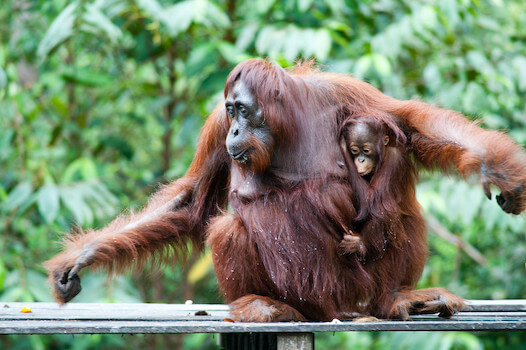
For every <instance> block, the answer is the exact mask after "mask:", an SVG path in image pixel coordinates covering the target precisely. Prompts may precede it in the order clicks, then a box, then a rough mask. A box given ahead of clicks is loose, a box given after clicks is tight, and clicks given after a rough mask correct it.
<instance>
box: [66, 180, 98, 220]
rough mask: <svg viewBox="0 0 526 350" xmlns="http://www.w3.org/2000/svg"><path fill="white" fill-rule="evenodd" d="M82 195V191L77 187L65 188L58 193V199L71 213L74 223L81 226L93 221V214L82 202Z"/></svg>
mask: <svg viewBox="0 0 526 350" xmlns="http://www.w3.org/2000/svg"><path fill="white" fill-rule="evenodd" d="M82 195H83V194H82V189H81V188H79V187H77V186H73V187H66V188H63V189H62V191H60V199H61V200H62V202H63V203H64V205H65V206H66V208H68V209H69V210H70V211H71V212H72V213H73V216H75V220H76V222H77V223H78V224H79V225H81V226H82V225H84V224H89V223H91V222H92V221H93V212H92V211H91V209H90V208H89V206H88V205H87V204H86V202H85V201H84V198H83V197H82Z"/></svg>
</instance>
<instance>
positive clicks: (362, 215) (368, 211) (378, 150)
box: [338, 116, 414, 261]
mask: <svg viewBox="0 0 526 350" xmlns="http://www.w3.org/2000/svg"><path fill="white" fill-rule="evenodd" d="M389 132H391V133H392V134H393V135H394V139H395V141H394V142H392V140H391V138H390V137H389ZM340 135H341V138H340V139H341V144H340V146H341V148H342V151H343V154H344V157H345V159H346V162H347V166H348V168H349V172H350V180H351V182H352V185H353V190H354V191H355V192H356V197H357V198H358V200H357V202H356V203H355V207H356V208H357V210H358V216H357V219H356V220H355V223H354V225H353V226H354V227H353V230H352V231H351V230H349V231H348V233H347V234H345V235H344V236H343V239H342V241H341V242H340V244H339V246H338V249H339V252H340V253H341V254H342V255H347V254H353V253H356V254H357V257H358V258H359V259H360V260H361V261H363V260H364V259H365V256H366V253H367V251H368V249H367V248H366V246H367V247H368V246H369V244H366V242H367V241H370V243H371V244H372V245H373V246H374V247H376V248H377V249H376V250H383V248H384V247H385V245H386V244H388V243H389V235H390V234H393V233H396V232H395V231H394V226H395V225H396V223H397V222H399V220H398V219H399V213H400V211H399V210H398V209H399V204H400V203H398V202H397V200H399V199H397V198H396V197H393V196H390V195H389V193H390V190H392V189H390V188H389V187H390V186H389V183H390V179H391V178H390V176H393V178H395V177H396V176H397V175H398V174H397V173H396V172H397V170H401V166H406V167H408V169H410V171H409V172H408V176H409V177H410V178H412V177H411V175H412V173H414V172H413V171H412V169H414V167H413V166H412V165H411V162H410V159H409V158H408V156H407V155H406V154H405V153H407V152H403V150H404V147H402V144H401V143H399V142H403V143H405V135H403V133H402V131H401V130H400V129H399V128H398V127H397V126H396V125H389V127H388V126H387V124H385V123H381V122H379V121H378V120H376V119H373V118H371V117H368V116H350V117H349V118H348V119H347V120H346V122H345V123H344V125H343V127H342V130H341V134H340ZM407 164H409V166H408V165H407ZM356 173H357V175H358V176H357V175H356ZM385 191H387V192H385ZM378 206H380V207H382V206H385V207H386V208H385V209H387V210H381V209H383V208H381V209H380V210H378ZM389 209H391V210H389ZM393 218H394V220H393ZM373 230H374V232H372V231H373ZM353 231H354V232H353ZM366 232H367V233H366ZM358 233H359V235H358ZM364 234H365V235H368V236H370V237H367V238H371V239H373V237H376V238H375V239H374V240H372V241H371V240H368V239H366V237H365V235H364Z"/></svg>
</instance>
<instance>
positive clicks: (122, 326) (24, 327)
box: [0, 300, 526, 334]
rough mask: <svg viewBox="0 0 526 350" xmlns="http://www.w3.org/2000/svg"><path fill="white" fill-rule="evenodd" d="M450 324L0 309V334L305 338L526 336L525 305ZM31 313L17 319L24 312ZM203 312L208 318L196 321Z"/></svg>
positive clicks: (190, 310) (140, 309) (471, 313)
mask: <svg viewBox="0 0 526 350" xmlns="http://www.w3.org/2000/svg"><path fill="white" fill-rule="evenodd" d="M467 304H468V306H467V308H466V309H465V310H464V311H462V312H460V313H459V314H457V315H455V316H453V317H452V318H451V319H442V318H439V317H438V316H437V315H421V316H413V317H412V321H393V320H389V321H387V320H385V321H384V320H380V321H377V322H365V323H360V322H352V321H343V322H292V323H241V322H236V323H233V322H228V321H225V318H227V317H228V307H227V306H226V305H216V304H193V305H178V304H95V303H93V304H86V303H70V304H68V305H66V306H59V305H57V304H55V303H0V334H94V333H101V334H102V333H103V334H134V333H135V334H139V333H245V332H261V333H304V332H340V331H424V330H427V331H429V330H437V331H438V330H440V331H442V330H443V331H445V330H453V331H460V330H466V331H482V330H526V300H494V301H484V300H482V301H481V300H471V301H468V303H467ZM23 307H26V308H30V309H31V310H32V312H31V313H21V312H20V310H21V309H22V308H23ZM199 311H206V313H207V315H203V316H196V315H195V314H196V312H199Z"/></svg>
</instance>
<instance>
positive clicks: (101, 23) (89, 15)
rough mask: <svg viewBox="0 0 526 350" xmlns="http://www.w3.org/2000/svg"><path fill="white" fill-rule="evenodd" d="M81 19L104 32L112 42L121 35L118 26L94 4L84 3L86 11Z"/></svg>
mask: <svg viewBox="0 0 526 350" xmlns="http://www.w3.org/2000/svg"><path fill="white" fill-rule="evenodd" d="M82 19H83V20H84V21H85V22H86V23H87V24H89V25H92V26H93V27H94V28H96V29H98V30H99V31H101V32H103V33H104V34H106V36H107V37H108V38H109V39H110V40H111V41H112V42H115V41H117V39H119V38H120V37H121V36H122V32H121V30H120V28H119V27H117V26H116V25H115V24H113V23H112V22H111V21H110V19H109V18H108V17H106V15H104V13H102V11H101V10H100V9H99V8H98V7H97V6H96V5H95V4H86V13H85V14H84V16H83V17H82Z"/></svg>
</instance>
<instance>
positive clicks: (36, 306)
mask: <svg viewBox="0 0 526 350" xmlns="http://www.w3.org/2000/svg"><path fill="white" fill-rule="evenodd" d="M23 307H27V308H30V309H31V310H32V311H33V312H31V313H21V312H20V310H21V309H22V308H23ZM202 311H204V312H205V313H206V314H208V315H206V316H199V318H203V319H209V320H210V319H215V320H223V319H224V318H225V317H227V316H228V306H227V305H221V304H190V305H186V304H153V303H152V304H149V303H148V304H146V303H125V304H117V303H115V304H109V303H69V304H66V305H63V306H60V305H58V304H57V303H0V320H3V319H27V320H35V319H47V320H97V319H101V320H174V319H187V318H188V317H191V316H194V315H195V314H196V313H198V312H201V313H202Z"/></svg>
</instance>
